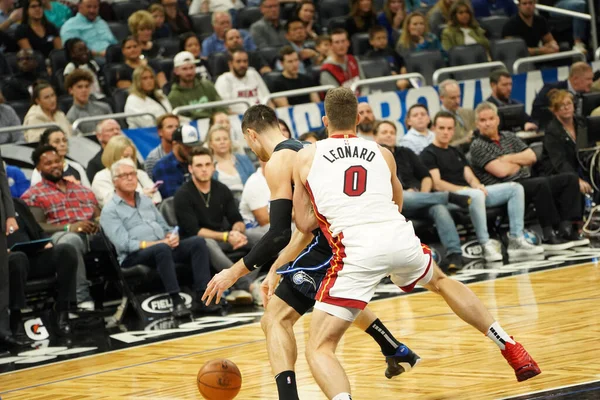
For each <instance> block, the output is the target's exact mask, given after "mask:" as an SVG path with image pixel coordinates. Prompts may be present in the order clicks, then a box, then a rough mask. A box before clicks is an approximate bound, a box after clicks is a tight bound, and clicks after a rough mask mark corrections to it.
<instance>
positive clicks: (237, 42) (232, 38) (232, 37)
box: [215, 29, 271, 74]
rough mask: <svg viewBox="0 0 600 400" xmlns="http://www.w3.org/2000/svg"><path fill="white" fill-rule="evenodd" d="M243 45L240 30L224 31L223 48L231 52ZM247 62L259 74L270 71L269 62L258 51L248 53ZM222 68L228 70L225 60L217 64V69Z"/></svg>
mask: <svg viewBox="0 0 600 400" xmlns="http://www.w3.org/2000/svg"><path fill="white" fill-rule="evenodd" d="M243 47H244V46H243V41H242V36H241V33H240V31H238V30H237V29H229V30H228V31H226V32H225V49H226V50H227V52H229V53H230V54H231V52H232V51H234V50H236V49H239V48H243ZM248 62H249V63H250V66H251V67H253V68H254V69H255V70H257V71H258V72H260V73H261V74H266V73H267V72H271V66H270V65H269V63H268V62H267V61H266V60H265V59H264V57H263V56H261V55H260V53H258V52H256V51H252V52H250V53H248ZM223 70H224V71H228V70H229V66H228V65H227V62H225V63H223V65H219V66H218V71H223ZM215 74H216V73H215Z"/></svg>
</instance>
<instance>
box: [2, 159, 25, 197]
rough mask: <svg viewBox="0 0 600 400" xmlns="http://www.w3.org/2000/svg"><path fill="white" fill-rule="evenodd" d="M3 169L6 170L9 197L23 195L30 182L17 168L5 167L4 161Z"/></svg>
mask: <svg viewBox="0 0 600 400" xmlns="http://www.w3.org/2000/svg"><path fill="white" fill-rule="evenodd" d="M2 162H3V163H4V169H5V170H6V177H7V178H8V186H9V187H10V195H11V196H12V197H21V196H22V195H23V193H25V192H26V191H27V189H29V186H31V182H29V179H27V177H26V176H25V174H24V173H23V171H21V169H20V168H19V167H15V166H13V165H7V164H6V163H5V162H4V161H2Z"/></svg>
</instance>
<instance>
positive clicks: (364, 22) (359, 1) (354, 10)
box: [344, 0, 377, 55]
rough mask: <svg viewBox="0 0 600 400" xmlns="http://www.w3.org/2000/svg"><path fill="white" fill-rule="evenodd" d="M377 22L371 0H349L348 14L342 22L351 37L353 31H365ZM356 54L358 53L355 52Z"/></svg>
mask: <svg viewBox="0 0 600 400" xmlns="http://www.w3.org/2000/svg"><path fill="white" fill-rule="evenodd" d="M375 24H377V15H376V14H375V8H374V7H373V0H351V1H350V14H349V15H348V18H346V22H345V23H344V29H346V32H348V37H349V38H351V37H352V36H353V35H354V34H355V33H367V32H369V29H371V27H372V26H375ZM357 55H358V54H357Z"/></svg>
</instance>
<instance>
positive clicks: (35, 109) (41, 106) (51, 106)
mask: <svg viewBox="0 0 600 400" xmlns="http://www.w3.org/2000/svg"><path fill="white" fill-rule="evenodd" d="M31 98H32V103H33V104H32V105H31V108H30V109H29V111H27V115H25V119H24V120H23V125H40V124H56V125H57V126H58V127H59V128H60V129H61V130H62V131H63V132H64V133H65V135H67V136H71V134H72V132H73V129H72V127H71V123H70V122H69V120H68V119H67V116H66V115H65V113H64V112H62V111H61V110H59V109H58V101H57V99H56V92H55V91H54V88H53V87H52V85H50V84H49V83H48V82H46V81H38V82H36V83H34V85H33V94H32V96H31ZM44 129H45V128H39V129H29V130H27V131H25V140H26V141H27V142H29V143H31V142H37V141H39V140H40V136H42V133H44Z"/></svg>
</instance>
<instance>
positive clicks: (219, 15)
mask: <svg viewBox="0 0 600 400" xmlns="http://www.w3.org/2000/svg"><path fill="white" fill-rule="evenodd" d="M212 26H213V29H214V31H215V33H213V34H212V35H210V36H209V37H207V38H206V39H204V41H203V42H202V58H205V59H206V58H208V56H210V55H211V54H213V53H223V52H226V51H227V49H226V48H225V32H227V31H228V30H230V29H231V28H232V24H231V16H230V15H229V13H228V12H224V11H218V12H215V13H213V15H212ZM239 33H240V35H241V36H242V39H243V41H244V49H245V50H246V51H254V50H256V44H254V40H253V39H252V36H250V33H249V32H248V31H245V30H243V29H240V30H239Z"/></svg>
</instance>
